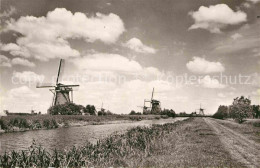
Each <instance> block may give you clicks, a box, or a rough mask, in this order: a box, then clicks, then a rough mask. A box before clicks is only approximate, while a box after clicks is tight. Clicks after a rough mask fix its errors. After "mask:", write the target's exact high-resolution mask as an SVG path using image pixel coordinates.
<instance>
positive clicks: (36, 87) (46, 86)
mask: <svg viewBox="0 0 260 168" xmlns="http://www.w3.org/2000/svg"><path fill="white" fill-rule="evenodd" d="M50 87H55V86H36V88H50Z"/></svg>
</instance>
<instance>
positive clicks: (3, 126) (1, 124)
mask: <svg viewBox="0 0 260 168" xmlns="http://www.w3.org/2000/svg"><path fill="white" fill-rule="evenodd" d="M0 129H3V130H6V129H7V124H6V123H5V122H4V120H2V119H0Z"/></svg>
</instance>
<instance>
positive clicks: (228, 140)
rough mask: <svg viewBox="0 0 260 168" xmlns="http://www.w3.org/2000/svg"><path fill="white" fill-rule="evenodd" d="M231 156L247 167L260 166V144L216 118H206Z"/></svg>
mask: <svg viewBox="0 0 260 168" xmlns="http://www.w3.org/2000/svg"><path fill="white" fill-rule="evenodd" d="M204 120H205V122H206V123H207V124H208V125H209V126H210V127H211V128H213V130H214V131H215V132H216V134H217V135H218V137H219V139H220V141H221V143H222V144H223V145H224V147H225V149H227V150H228V151H229V153H230V154H231V156H232V157H233V158H234V159H235V160H237V161H238V162H241V163H242V164H244V165H245V166H247V167H260V145H259V144H258V143H256V142H255V141H252V140H250V139H248V138H247V137H246V136H245V135H243V134H240V133H238V132H236V131H234V130H232V129H230V128H228V127H226V126H224V125H222V124H220V123H219V122H218V121H217V120H215V119H210V118H204Z"/></svg>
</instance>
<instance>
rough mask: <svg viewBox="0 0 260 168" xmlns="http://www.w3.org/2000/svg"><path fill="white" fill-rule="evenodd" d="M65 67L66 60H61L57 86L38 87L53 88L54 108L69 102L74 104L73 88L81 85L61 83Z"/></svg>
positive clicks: (43, 86) (41, 86) (39, 86)
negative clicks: (60, 79) (61, 75)
mask: <svg viewBox="0 0 260 168" xmlns="http://www.w3.org/2000/svg"><path fill="white" fill-rule="evenodd" d="M62 65H64V60H63V59H61V60H60V64H59V69H58V75H57V79H56V84H55V85H37V86H36V88H51V89H49V90H50V91H51V92H52V93H53V100H52V106H55V105H59V104H65V103H68V102H73V87H78V86H79V85H64V84H62V83H59V77H60V73H61V69H62Z"/></svg>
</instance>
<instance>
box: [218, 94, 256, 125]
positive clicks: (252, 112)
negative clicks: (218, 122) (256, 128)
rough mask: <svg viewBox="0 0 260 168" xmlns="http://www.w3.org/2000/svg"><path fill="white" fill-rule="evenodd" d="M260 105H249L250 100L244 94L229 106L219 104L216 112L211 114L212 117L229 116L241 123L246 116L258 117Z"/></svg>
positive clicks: (222, 117) (223, 117)
mask: <svg viewBox="0 0 260 168" xmlns="http://www.w3.org/2000/svg"><path fill="white" fill-rule="evenodd" d="M259 117H260V106H259V105H251V100H250V99H248V98H245V97H244V96H241V97H237V98H235V99H234V101H233V103H232V104H231V105H229V106H223V105H221V106H219V108H218V110H217V112H216V113H215V114H214V115H213V118H217V119H227V118H231V119H234V120H235V121H237V122H238V123H242V122H244V121H245V119H246V118H259Z"/></svg>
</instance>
